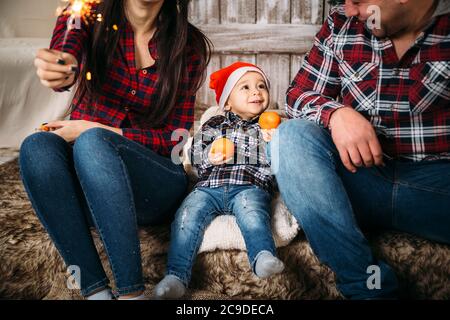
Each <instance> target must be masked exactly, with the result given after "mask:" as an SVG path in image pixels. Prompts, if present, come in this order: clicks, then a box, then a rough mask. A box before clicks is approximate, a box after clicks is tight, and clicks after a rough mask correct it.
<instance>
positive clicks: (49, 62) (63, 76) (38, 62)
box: [34, 49, 78, 89]
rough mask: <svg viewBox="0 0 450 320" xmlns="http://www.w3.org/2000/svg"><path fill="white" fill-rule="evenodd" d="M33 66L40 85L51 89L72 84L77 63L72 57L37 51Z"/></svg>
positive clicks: (45, 50)
mask: <svg viewBox="0 0 450 320" xmlns="http://www.w3.org/2000/svg"><path fill="white" fill-rule="evenodd" d="M34 65H35V66H36V69H37V70H36V73H37V75H38V77H39V79H40V80H41V83H42V84H43V85H44V86H46V87H48V88H52V89H58V88H64V87H67V86H69V85H71V84H73V83H74V81H75V72H76V71H77V70H78V62H77V59H76V58H75V57H74V56H73V55H71V54H69V53H65V52H61V51H57V50H50V49H39V50H38V52H37V54H36V58H35V59H34Z"/></svg>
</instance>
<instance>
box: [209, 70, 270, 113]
mask: <svg viewBox="0 0 450 320" xmlns="http://www.w3.org/2000/svg"><path fill="white" fill-rule="evenodd" d="M250 71H254V72H258V73H259V74H261V75H262V76H263V78H264V81H265V82H266V86H267V89H269V88H270V83H269V80H268V79H267V77H266V75H265V74H264V72H263V71H262V70H261V69H260V68H258V67H257V66H255V65H254V64H251V63H247V62H240V61H238V62H235V63H233V64H232V65H229V66H228V67H225V68H222V69H220V70H218V71H216V72H214V73H212V74H211V77H210V82H209V87H210V88H211V89H214V90H215V91H216V101H217V103H218V105H219V107H220V108H222V109H223V108H224V107H225V103H226V102H227V100H228V97H229V96H230V94H231V91H232V90H233V88H234V86H235V85H236V83H237V82H238V81H239V79H240V78H242V76H243V75H244V74H245V73H247V72H250Z"/></svg>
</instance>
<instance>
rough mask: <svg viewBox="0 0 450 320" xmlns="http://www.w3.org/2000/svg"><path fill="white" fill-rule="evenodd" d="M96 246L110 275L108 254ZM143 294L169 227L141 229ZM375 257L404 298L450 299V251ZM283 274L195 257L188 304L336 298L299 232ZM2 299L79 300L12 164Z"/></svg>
mask: <svg viewBox="0 0 450 320" xmlns="http://www.w3.org/2000/svg"><path fill="white" fill-rule="evenodd" d="M94 238H95V240H96V244H97V248H98V250H99V252H100V255H101V257H102V261H103V262H104V266H105V269H106V270H108V271H107V272H108V275H109V276H110V279H112V277H111V272H110V270H109V267H108V263H107V259H106V255H105V252H104V251H103V249H102V246H101V244H100V241H99V238H98V236H97V235H96V234H94ZM140 239H141V249H142V258H143V269H144V276H145V282H146V289H147V291H146V292H147V294H148V295H150V293H151V290H152V289H153V287H154V285H155V284H156V283H157V282H158V281H159V280H160V279H161V278H162V276H163V274H164V269H165V263H166V252H167V248H168V241H169V226H162V227H152V228H143V229H141V230H140ZM370 241H371V243H372V244H373V248H374V250H375V252H376V254H377V255H378V256H380V257H382V258H384V259H385V260H386V261H387V262H388V263H390V264H391V265H392V266H393V267H394V269H395V271H396V273H397V274H398V277H399V280H400V283H401V289H402V294H403V296H404V297H406V298H415V299H449V298H450V280H449V279H450V247H449V246H446V245H442V244H437V243H432V242H429V241H426V240H423V239H420V238H417V237H414V236H410V235H406V234H401V233H394V232H389V233H383V234H379V235H374V236H372V237H371V238H370ZM278 254H279V257H280V258H281V259H282V260H283V261H284V262H285V264H286V270H285V272H283V273H282V274H281V275H278V276H275V277H272V278H270V279H266V280H260V279H258V278H256V277H255V276H254V275H253V274H252V273H251V270H250V268H249V266H248V260H247V256H246V254H245V252H240V251H215V252H210V253H203V254H200V255H199V257H198V258H197V261H196V264H195V267H194V271H193V280H192V284H191V289H190V291H189V292H188V294H187V296H186V297H185V298H187V299H235V298H239V299H250V298H252V299H340V298H341V296H340V295H339V293H338V291H337V290H336V287H335V281H334V274H333V273H332V272H331V271H330V269H328V268H327V267H326V266H324V265H321V264H320V263H319V262H318V260H317V258H316V256H315V255H314V254H313V252H312V250H311V248H310V246H309V245H308V243H307V241H306V240H305V237H304V235H303V234H300V235H299V236H298V237H297V238H296V239H295V240H294V241H293V242H292V243H291V244H290V245H288V246H287V247H284V248H281V249H279V251H278ZM0 298H4V299H5V298H6V299H10V298H12V299H81V296H80V294H79V292H78V291H77V290H68V289H66V277H65V273H64V265H63V263H62V260H61V258H60V257H59V255H58V253H57V251H56V249H55V247H54V246H53V244H52V243H51V241H50V240H49V238H48V236H47V234H46V233H45V232H44V230H43V228H42V226H41V225H40V223H39V221H38V219H37V218H36V216H35V214H34V212H33V210H32V208H31V206H30V203H29V201H28V198H27V196H26V194H25V192H24V189H23V186H22V183H21V180H20V178H19V169H18V165H17V160H14V161H11V162H9V163H6V164H3V165H1V166H0Z"/></svg>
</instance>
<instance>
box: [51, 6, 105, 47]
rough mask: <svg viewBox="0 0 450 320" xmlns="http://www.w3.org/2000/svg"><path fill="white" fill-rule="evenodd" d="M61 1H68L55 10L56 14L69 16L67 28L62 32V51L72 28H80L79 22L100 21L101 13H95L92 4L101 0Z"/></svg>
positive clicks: (87, 23) (86, 23)
mask: <svg viewBox="0 0 450 320" xmlns="http://www.w3.org/2000/svg"><path fill="white" fill-rule="evenodd" d="M62 2H65V3H67V2H68V3H69V5H68V6H67V4H66V5H65V6H64V7H59V8H58V9H57V10H56V14H57V15H58V16H59V15H67V16H69V18H68V19H67V28H66V32H65V33H64V38H63V43H62V51H64V47H65V45H66V41H67V35H68V34H69V32H71V31H72V30H73V29H78V30H79V29H81V24H82V23H84V24H85V25H89V23H91V22H94V21H96V20H97V21H99V22H101V21H102V17H101V14H96V13H95V7H94V5H96V4H99V3H100V2H101V0H62Z"/></svg>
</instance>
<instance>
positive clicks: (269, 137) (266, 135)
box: [261, 129, 277, 142]
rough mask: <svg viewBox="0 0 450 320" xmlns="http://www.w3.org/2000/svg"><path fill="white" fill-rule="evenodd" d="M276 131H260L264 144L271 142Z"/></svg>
mask: <svg viewBox="0 0 450 320" xmlns="http://www.w3.org/2000/svg"><path fill="white" fill-rule="evenodd" d="M276 130H277V129H261V132H262V136H263V140H264V141H265V142H269V141H271V140H272V137H273V135H274V134H275V131H276Z"/></svg>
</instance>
